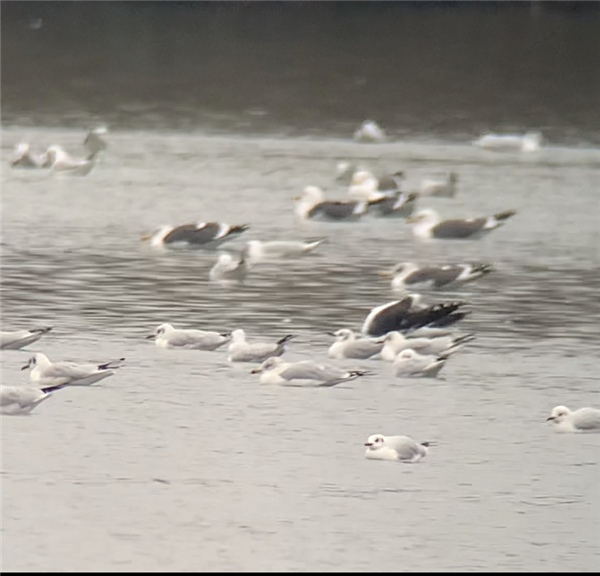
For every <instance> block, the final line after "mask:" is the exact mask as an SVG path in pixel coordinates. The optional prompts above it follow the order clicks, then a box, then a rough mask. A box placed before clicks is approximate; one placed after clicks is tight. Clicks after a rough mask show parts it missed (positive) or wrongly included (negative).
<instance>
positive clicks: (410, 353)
mask: <svg viewBox="0 0 600 576" xmlns="http://www.w3.org/2000/svg"><path fill="white" fill-rule="evenodd" d="M447 360H448V357H447V356H439V357H438V356H424V355H421V354H419V353H418V352H415V351H414V350H412V349H410V348H407V349H406V350H402V352H400V354H398V356H396V358H395V360H394V364H393V366H394V374H395V375H396V376H399V377H411V376H416V377H420V378H436V377H437V375H438V373H439V371H440V370H441V369H442V368H443V367H444V364H446V361H447Z"/></svg>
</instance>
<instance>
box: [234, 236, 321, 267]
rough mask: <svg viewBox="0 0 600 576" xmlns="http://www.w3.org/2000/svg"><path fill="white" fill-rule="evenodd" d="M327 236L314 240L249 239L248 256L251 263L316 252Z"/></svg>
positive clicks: (246, 250) (247, 245) (296, 256)
mask: <svg viewBox="0 0 600 576" xmlns="http://www.w3.org/2000/svg"><path fill="white" fill-rule="evenodd" d="M323 242H325V238H319V239H317V240H314V241H306V242H303V241H295V240H271V241H263V240H249V241H248V242H246V248H245V252H246V257H247V259H248V261H249V262H250V263H251V264H257V263H259V262H271V261H276V260H282V259H288V258H298V257H300V256H306V255H307V254H310V253H311V252H314V251H315V250H316V249H317V248H318V247H319V246H320V245H321V244H322V243H323Z"/></svg>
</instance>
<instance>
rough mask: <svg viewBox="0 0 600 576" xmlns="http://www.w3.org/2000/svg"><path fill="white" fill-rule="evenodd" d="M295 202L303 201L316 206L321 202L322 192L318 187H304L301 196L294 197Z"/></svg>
mask: <svg viewBox="0 0 600 576" xmlns="http://www.w3.org/2000/svg"><path fill="white" fill-rule="evenodd" d="M295 200H304V201H306V202H311V203H312V204H318V203H319V202H322V201H323V190H321V188H319V187H318V186H306V187H305V188H304V190H302V196H296V198H295Z"/></svg>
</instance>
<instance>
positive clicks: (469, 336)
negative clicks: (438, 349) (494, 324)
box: [450, 332, 475, 349]
mask: <svg viewBox="0 0 600 576" xmlns="http://www.w3.org/2000/svg"><path fill="white" fill-rule="evenodd" d="M472 340H475V334H474V333H472V332H471V333H469V334H465V335H463V336H457V337H456V338H455V339H454V340H453V341H452V344H451V345H450V349H452V348H455V347H456V346H461V345H462V344H466V343H467V342H471V341H472Z"/></svg>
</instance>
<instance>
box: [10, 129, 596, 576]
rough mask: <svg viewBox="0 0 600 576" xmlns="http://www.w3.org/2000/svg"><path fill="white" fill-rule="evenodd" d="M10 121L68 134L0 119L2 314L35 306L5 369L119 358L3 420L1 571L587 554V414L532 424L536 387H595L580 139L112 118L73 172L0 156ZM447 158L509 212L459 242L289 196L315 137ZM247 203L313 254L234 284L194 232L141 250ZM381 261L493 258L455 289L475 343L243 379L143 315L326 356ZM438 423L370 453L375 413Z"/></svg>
mask: <svg viewBox="0 0 600 576" xmlns="http://www.w3.org/2000/svg"><path fill="white" fill-rule="evenodd" d="M21 140H25V141H29V142H32V144H33V146H34V147H35V148H39V149H43V148H45V147H46V146H47V145H48V144H50V143H53V142H60V143H62V144H64V145H65V147H66V148H67V149H71V150H73V151H76V150H77V149H78V147H79V146H80V144H81V140H82V134H81V133H80V132H78V131H65V130H41V129H37V130H36V129H30V128H27V129H21V128H17V127H11V128H8V129H5V130H4V135H3V142H2V151H3V160H2V163H3V167H4V168H3V170H2V240H3V246H2V270H1V272H2V275H1V288H2V325H3V327H6V328H14V329H18V328H26V327H30V326H33V325H52V326H54V327H55V329H54V330H53V332H52V333H51V334H50V335H48V336H47V337H45V338H44V339H43V340H41V341H40V342H39V343H38V344H35V345H33V346H31V349H30V350H28V351H10V352H7V351H5V352H3V353H2V381H3V383H5V384H19V383H24V382H25V381H26V379H27V376H26V373H24V372H20V371H19V368H20V367H21V366H22V365H23V364H24V363H25V362H26V360H27V358H28V356H29V354H30V353H31V351H37V350H39V351H44V352H45V353H46V354H47V355H48V356H49V357H50V358H51V359H56V360H59V359H60V360H62V359H70V360H75V361H88V360H89V361H100V360H106V359H110V358H115V357H120V356H125V357H126V358H127V366H126V367H124V368H123V369H121V370H120V371H119V372H118V374H117V375H116V376H115V377H113V378H110V379H107V380H105V381H104V382H103V383H102V384H100V385H98V386H95V387H92V388H90V389H67V390H64V391H61V392H60V393H57V394H56V395H55V396H54V397H53V398H52V399H51V400H49V401H48V402H47V403H46V404H44V405H42V406H41V407H40V408H39V409H37V410H36V411H35V412H34V413H33V414H32V415H31V416H30V417H27V418H16V417H15V418H4V419H3V426H2V440H3V450H2V456H3V458H2V500H3V512H2V517H3V522H2V548H3V549H2V560H3V569H4V570H21V571H23V570H36V569H37V570H44V571H55V570H57V571H71V570H117V569H124V570H153V571H158V570H187V571H191V570H221V571H225V570H227V571H229V570H246V571H250V570H269V571H272V570H287V571H299V570H309V571H316V570H327V571H334V570H349V571H359V570H370V571H391V570H394V571H397V570H407V571H408V570H418V571H424V570H449V571H450V570H451V571H458V570H493V571H501V570H510V571H532V570H552V571H554V570H564V571H574V570H580V571H593V570H595V569H596V568H597V566H598V563H599V561H600V553H599V552H598V544H599V534H600V515H599V513H598V510H599V509H600V498H599V492H598V460H599V448H600V443H599V438H600V436H599V435H583V436H582V435H560V434H555V433H554V432H553V430H552V429H551V428H550V427H549V426H547V425H546V423H545V418H546V416H547V413H548V412H549V410H550V409H551V408H552V407H553V406H555V405H557V404H566V405H568V406H571V407H573V408H576V407H580V406H587V405H592V406H599V405H600V398H599V394H598V371H599V368H600V362H599V360H598V352H599V348H600V334H599V329H598V320H599V316H600V304H599V302H598V285H599V281H600V272H599V261H600V257H599V253H598V247H599V244H600V242H599V240H600V239H599V226H598V224H599V210H598V209H599V201H598V190H599V189H600V152H599V151H598V150H597V149H572V148H571V149H570V148H545V149H543V150H541V151H540V152H538V153H534V154H530V155H526V156H525V155H524V156H521V155H518V154H512V153H506V154H495V153H489V152H485V151H482V150H478V149H475V148H471V147H469V146H464V145H459V144H456V145H449V144H441V143H440V144H436V143H432V144H427V145H425V144H422V143H417V142H410V141H403V142H397V143H389V144H378V145H360V144H354V143H351V142H347V141H342V140H327V139H289V138H270V139H269V138H251V137H235V136H229V137H226V136H223V137H216V136H207V135H203V134H202V133H186V134H183V133H177V132H173V133H168V132H154V131H146V132H144V131H139V132H116V133H111V135H110V148H109V151H108V153H107V154H106V156H105V157H104V158H102V160H101V162H100V163H99V165H98V166H96V168H95V169H94V170H93V171H92V172H91V173H90V174H89V175H88V176H87V177H84V178H69V177H56V176H53V175H49V174H47V173H45V172H29V171H17V170H11V169H10V168H7V153H8V152H9V151H10V149H11V148H12V146H13V145H14V144H15V143H16V142H18V141H21ZM346 158H354V159H359V160H360V161H362V162H363V163H364V164H366V165H368V166H369V167H370V168H372V169H374V170H375V171H379V170H393V169H397V168H401V169H404V170H405V171H406V173H407V174H408V177H409V179H410V180H411V181H413V182H418V181H419V179H420V177H421V176H425V175H427V174H430V173H431V172H432V171H436V170H454V171H456V172H457V173H458V174H459V194H458V196H457V198H456V199H446V200H445V199H431V200H428V201H422V202H421V206H425V205H430V206H432V207H434V208H436V209H438V210H439V211H440V212H441V213H442V214H443V215H445V216H450V217H452V216H457V217H462V216H476V215H483V214H489V213H493V212H498V211H500V210H505V209H509V208H514V209H516V210H517V211H518V214H517V216H515V217H514V218H512V219H511V220H510V221H509V222H508V223H507V224H506V226H504V227H502V228H501V229H499V230H497V231H495V232H493V233H492V234H491V235H490V236H489V237H487V238H486V239H484V240H481V241H475V242H457V243H453V242H445V243H438V242H433V243H431V242H430V243H427V242H419V241H417V240H415V239H414V238H413V237H412V235H411V233H410V229H409V226H408V225H406V224H404V223H403V222H402V221H394V220H389V221H387V220H380V219H376V218H370V219H365V220H364V221H362V222H358V223H355V224H330V223H312V222H311V223H305V224H300V223H298V222H297V221H296V219H295V216H294V214H293V201H292V197H293V196H294V195H296V194H298V192H299V191H300V190H301V189H302V187H303V186H305V185H306V184H308V183H314V184H318V185H322V186H324V187H326V188H327V189H328V191H327V193H328V194H329V195H330V197H336V196H343V195H344V194H345V191H344V189H343V188H341V187H339V186H337V185H336V184H335V182H334V180H333V174H334V166H335V162H336V161H337V160H339V159H346ZM190 220H203V221H211V220H217V221H224V222H228V223H232V224H240V223H249V224H250V226H251V228H250V230H249V231H248V232H247V233H245V234H244V235H242V236H240V237H239V239H236V240H233V241H231V242H230V243H229V244H226V245H224V247H226V246H229V247H231V248H232V249H235V248H240V247H241V246H242V245H243V243H244V241H245V240H248V239H252V238H259V239H276V238H285V239H291V238H314V237H326V238H327V242H326V243H325V244H324V245H323V246H322V247H321V248H322V249H321V250H320V252H319V253H317V254H315V255H313V256H311V257H308V258H306V259H304V260H301V261H297V262H293V263H290V264H289V265H285V266H276V265H262V266H257V267H255V268H254V269H253V270H252V273H251V274H250V276H249V278H248V280H247V282H246V283H245V284H244V285H243V286H237V287H222V286H219V285H214V284H212V283H210V282H209V281H208V271H209V269H210V267H211V266H212V264H213V263H214V261H215V258H216V254H215V252H208V251H179V252H171V251H167V252H161V251H155V250H152V249H150V248H148V247H147V246H144V245H143V244H142V243H141V242H140V235H141V234H142V233H143V232H146V231H149V230H151V229H153V228H155V227H156V226H158V225H160V224H162V223H171V224H179V223H183V222H186V221H190ZM401 260H416V261H435V262H446V261H464V260H481V261H489V262H493V263H494V264H495V266H496V268H497V270H496V272H495V273H493V274H491V275H489V276H488V277H486V278H485V279H483V280H480V281H479V282H476V283H473V284H471V285H470V286H468V287H465V288H464V289H461V290H458V291H454V292H450V291H446V292H438V293H426V294H425V297H426V298H427V299H428V300H431V301H433V300H436V299H440V300H449V299H455V298H461V299H465V300H467V301H469V302H470V303H471V308H472V314H471V315H470V316H469V317H468V318H467V319H466V320H465V321H464V322H463V323H462V325H461V329H464V330H466V331H472V332H474V333H475V334H476V336H477V338H476V340H475V341H474V342H473V343H472V344H470V345H468V346H467V347H466V348H465V349H464V350H463V351H462V352H461V353H459V354H457V355H456V356H455V357H453V358H452V360H451V361H450V362H449V363H448V365H447V366H446V368H445V369H444V372H442V377H441V378H440V379H439V380H410V379H409V380H404V379H396V378H395V377H394V376H393V375H392V372H391V366H389V365H388V364H385V363H380V362H378V361H376V360H374V361H351V360H349V361H329V360H328V362H332V363H338V364H339V365H341V366H347V367H351V368H359V367H361V368H368V369H370V370H372V371H373V372H374V375H373V376H371V377H369V378H365V379H364V380H358V381H355V382H352V383H349V384H347V385H344V386H338V387H334V388H327V389H311V390H304V389H282V388H271V387H266V386H259V385H258V382H257V379H256V378H255V377H254V376H253V375H251V374H250V369H251V368H252V367H253V365H251V364H236V365H230V364H228V363H227V361H226V352H225V350H220V351H217V352H213V353H211V352H191V351H170V350H161V349H158V348H156V347H155V346H154V345H153V344H152V343H151V342H149V341H147V340H145V339H144V336H145V335H147V334H149V333H150V332H151V331H153V330H154V328H155V327H156V326H157V325H158V324H160V323H162V322H166V321H169V322H172V323H173V324H174V325H175V326H181V327H199V328H214V329H218V330H220V331H222V330H229V329H234V328H237V327H243V328H244V329H245V330H246V332H247V333H248V335H249V337H250V338H256V339H263V340H268V339H277V338H279V337H281V336H283V335H285V334H287V333H294V334H298V335H299V337H298V338H297V339H296V340H294V341H293V342H292V343H291V344H290V345H289V351H288V352H287V353H286V357H287V358H288V359H291V360H297V359H304V358H314V359H320V360H325V359H326V353H327V347H328V345H329V344H330V340H329V338H328V337H327V336H326V334H325V332H326V331H328V330H331V329H332V328H339V327H351V328H359V327H360V325H361V323H362V320H363V319H364V317H365V315H366V313H367V312H368V311H369V309H370V308H371V307H373V306H375V305H378V304H382V303H384V302H386V301H389V300H391V299H393V298H394V297H395V295H394V294H393V293H392V291H391V289H390V285H389V283H388V282H387V281H383V280H381V279H380V278H379V277H378V276H377V272H378V271H379V270H381V269H382V268H387V267H389V266H391V265H392V264H393V263H395V262H397V261H401ZM376 432H381V433H384V434H408V435H411V436H413V437H415V438H416V439H420V440H435V441H436V442H437V443H438V445H437V446H436V447H435V448H432V449H431V451H430V453H429V455H428V456H427V458H426V459H425V460H423V461H422V462H421V463H419V464H418V465H414V466H410V465H394V464H393V463H389V462H373V461H367V460H365V459H364V457H363V450H364V447H363V442H364V441H365V439H366V437H367V436H368V435H370V434H373V433H376Z"/></svg>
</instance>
